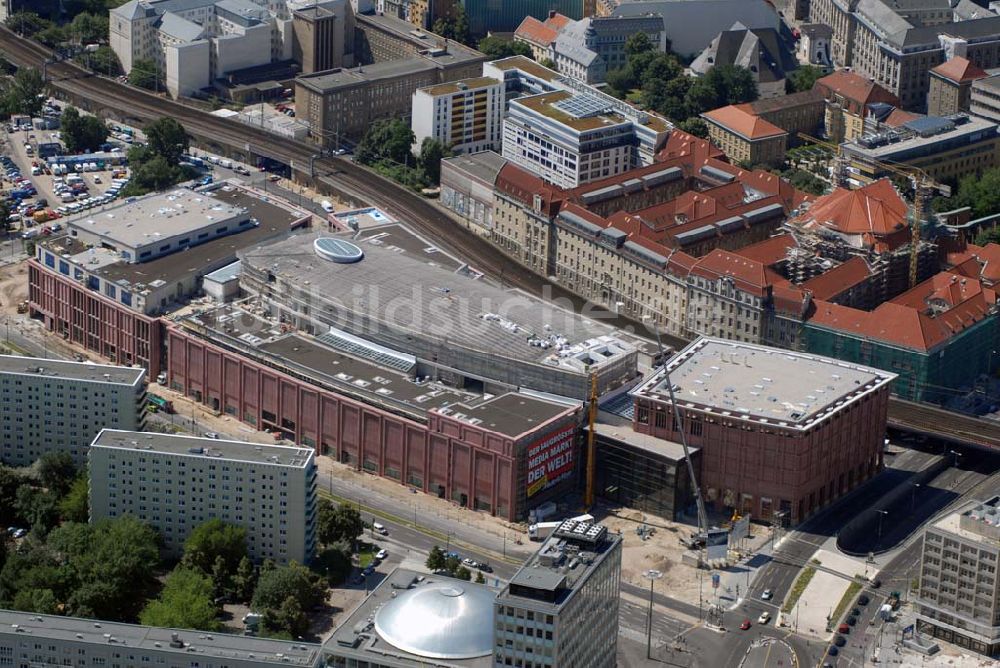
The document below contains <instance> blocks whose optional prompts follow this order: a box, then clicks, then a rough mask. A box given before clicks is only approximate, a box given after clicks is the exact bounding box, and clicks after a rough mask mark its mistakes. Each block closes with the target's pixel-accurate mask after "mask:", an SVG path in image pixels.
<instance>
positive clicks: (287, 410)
mask: <svg viewBox="0 0 1000 668" xmlns="http://www.w3.org/2000/svg"><path fill="white" fill-rule="evenodd" d="M234 323H235V324H234ZM270 327H272V325H270V324H269V323H268V322H266V321H264V320H262V319H258V318H256V317H255V316H253V315H252V314H249V313H246V312H241V311H238V310H237V309H228V308H227V309H221V310H219V311H216V312H213V313H210V314H200V315H198V316H194V317H192V318H190V319H187V320H182V321H180V322H179V323H177V324H171V325H169V326H168V327H167V332H166V343H167V367H166V372H167V375H168V383H169V385H170V387H171V388H173V389H175V390H177V391H180V392H183V393H184V394H185V395H187V396H189V397H192V398H194V399H195V400H197V401H200V402H201V403H203V404H205V405H207V406H209V407H210V408H212V409H213V410H216V411H219V412H220V413H226V414H229V415H232V416H234V417H236V418H238V419H239V420H241V421H243V422H245V423H246V424H249V425H252V426H254V427H256V428H257V429H261V430H265V431H269V432H273V433H275V434H276V435H277V436H280V437H281V438H286V439H288V440H292V441H294V442H295V443H298V444H301V445H303V446H308V447H312V448H315V449H316V451H317V453H319V454H325V455H328V456H330V457H333V458H335V459H336V460H337V461H339V462H341V463H344V464H348V465H350V466H352V467H354V468H356V469H357V470H359V471H368V472H370V473H372V474H375V475H378V476H382V477H385V478H389V479H392V480H396V481H398V482H399V483H400V484H404V485H409V486H411V487H415V488H417V489H419V490H421V491H423V492H426V493H428V494H434V495H436V496H439V497H441V498H445V499H449V500H451V501H453V502H455V503H456V504H458V505H460V506H463V507H467V508H472V509H476V510H482V511H486V512H489V513H491V514H493V515H498V516H501V517H504V518H506V519H510V520H517V519H522V518H524V517H526V516H527V511H528V508H529V507H530V506H533V505H537V504H538V503H542V502H544V501H546V500H548V499H552V498H556V497H559V496H561V495H562V494H564V493H565V492H566V491H567V490H568V489H570V488H572V486H573V484H574V482H575V481H574V478H575V474H576V466H575V464H576V460H577V459H578V457H577V448H578V443H577V440H576V437H577V433H578V426H579V421H580V415H581V410H580V406H578V405H567V404H563V403H555V402H552V401H547V400H543V399H539V398H536V397H533V396H529V395H526V394H522V393H518V392H508V393H504V394H499V395H497V396H490V395H485V396H484V395H481V394H480V395H476V394H474V393H470V392H467V391H464V390H456V389H454V388H450V387H448V386H446V385H443V384H438V383H435V382H433V381H424V380H420V379H419V378H415V377H414V376H412V375H411V374H410V373H409V371H408V370H406V369H401V368H392V367H390V366H385V365H379V364H376V363H374V362H371V361H368V360H365V359H363V358H362V357H355V356H350V355H347V354H344V353H342V352H340V351H338V350H335V349H334V348H332V347H328V346H327V345H324V344H323V343H322V342H321V340H319V339H317V338H313V337H309V336H306V335H302V334H290V333H286V332H280V330H279V334H277V335H272V334H269V328H270Z"/></svg>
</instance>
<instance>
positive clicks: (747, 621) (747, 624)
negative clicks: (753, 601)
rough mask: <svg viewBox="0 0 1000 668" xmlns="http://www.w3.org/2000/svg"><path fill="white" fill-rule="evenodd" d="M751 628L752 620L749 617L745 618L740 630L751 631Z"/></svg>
mask: <svg viewBox="0 0 1000 668" xmlns="http://www.w3.org/2000/svg"><path fill="white" fill-rule="evenodd" d="M750 626H751V624H750V618H749V617H747V618H745V619H744V620H743V623H742V624H740V628H741V629H743V630H744V631H746V630H747V629H749V628H750Z"/></svg>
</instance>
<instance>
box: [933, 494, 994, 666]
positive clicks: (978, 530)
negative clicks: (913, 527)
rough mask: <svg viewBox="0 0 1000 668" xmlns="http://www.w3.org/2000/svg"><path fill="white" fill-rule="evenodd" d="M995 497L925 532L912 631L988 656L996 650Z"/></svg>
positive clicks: (971, 504) (962, 511)
mask: <svg viewBox="0 0 1000 668" xmlns="http://www.w3.org/2000/svg"><path fill="white" fill-rule="evenodd" d="M998 560H1000V496H994V497H993V498H991V499H989V500H987V501H973V502H971V503H968V504H966V505H965V506H963V507H962V508H961V509H960V510H958V511H956V512H953V513H949V514H948V515H947V516H945V517H944V518H942V519H940V520H938V521H937V522H935V523H934V524H932V525H931V526H929V527H928V528H927V531H925V532H924V543H923V553H922V555H921V563H920V594H919V596H918V597H917V630H918V631H921V632H923V633H927V634H929V635H933V636H934V637H936V638H941V639H942V640H945V641H947V642H951V643H954V644H956V645H958V646H959V647H964V648H967V649H971V650H973V651H975V652H979V653H980V654H986V655H987V656H996V654H997V651H1000V577H998V574H997V567H998V566H1000V563H998Z"/></svg>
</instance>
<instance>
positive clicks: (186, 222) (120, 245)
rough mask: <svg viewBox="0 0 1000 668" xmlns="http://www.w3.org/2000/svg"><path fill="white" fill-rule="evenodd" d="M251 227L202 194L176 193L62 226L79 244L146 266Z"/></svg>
mask: <svg viewBox="0 0 1000 668" xmlns="http://www.w3.org/2000/svg"><path fill="white" fill-rule="evenodd" d="M252 226H253V221H252V219H251V217H250V213H249V211H248V210H247V209H245V208H241V207H236V206H233V205H232V204H229V203H227V202H224V201H222V200H220V199H218V198H216V197H212V196H210V195H207V194H205V193H201V192H197V191H194V190H188V189H186V188H178V189H176V190H172V191H170V192H163V193H155V194H151V195H147V196H145V197H141V198H139V199H137V200H135V201H133V202H128V201H123V202H122V203H121V204H118V205H117V206H113V207H110V208H106V209H102V210H100V211H96V212H94V213H93V214H92V215H89V216H84V217H81V218H76V219H74V220H72V221H70V222H69V223H68V224H67V227H68V230H69V235H70V236H71V237H73V238H74V239H78V240H79V241H80V242H82V243H84V244H89V245H91V246H94V247H100V248H107V249H109V250H112V251H114V252H117V253H118V255H119V256H120V257H121V259H122V260H124V261H126V262H130V263H136V262H148V261H150V260H153V259H155V258H158V257H160V256H163V255H168V254H170V253H173V252H175V251H177V250H183V249H184V248H189V247H191V246H197V245H199V244H203V243H206V242H208V241H211V240H212V239H216V238H218V237H223V236H226V235H229V234H234V233H236V232H241V231H243V230H244V229H249V228H250V227H252Z"/></svg>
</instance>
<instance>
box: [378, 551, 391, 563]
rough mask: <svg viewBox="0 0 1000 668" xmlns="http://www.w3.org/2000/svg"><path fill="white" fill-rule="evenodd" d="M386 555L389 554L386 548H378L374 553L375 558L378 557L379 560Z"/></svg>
mask: <svg viewBox="0 0 1000 668" xmlns="http://www.w3.org/2000/svg"><path fill="white" fill-rule="evenodd" d="M388 556H389V553H388V552H387V551H386V550H384V549H382V550H379V551H378V552H376V553H375V558H376V559H378V560H379V561H382V560H383V559H385V558H386V557H388Z"/></svg>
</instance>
